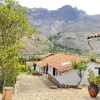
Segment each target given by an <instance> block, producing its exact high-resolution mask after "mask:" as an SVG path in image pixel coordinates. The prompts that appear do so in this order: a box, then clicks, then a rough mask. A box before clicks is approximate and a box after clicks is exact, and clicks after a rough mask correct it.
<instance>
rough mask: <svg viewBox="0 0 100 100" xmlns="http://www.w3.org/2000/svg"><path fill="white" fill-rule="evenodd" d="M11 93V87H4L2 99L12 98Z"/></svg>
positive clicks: (12, 91) (10, 99) (8, 99)
mask: <svg viewBox="0 0 100 100" xmlns="http://www.w3.org/2000/svg"><path fill="white" fill-rule="evenodd" d="M13 93H14V90H13V87H4V89H3V96H2V100H12V96H13Z"/></svg>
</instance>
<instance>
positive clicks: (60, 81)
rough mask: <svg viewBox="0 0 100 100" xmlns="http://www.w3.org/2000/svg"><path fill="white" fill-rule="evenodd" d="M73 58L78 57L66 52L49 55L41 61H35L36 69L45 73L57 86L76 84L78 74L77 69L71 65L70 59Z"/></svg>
mask: <svg viewBox="0 0 100 100" xmlns="http://www.w3.org/2000/svg"><path fill="white" fill-rule="evenodd" d="M74 58H79V57H77V56H74V55H67V54H56V55H50V56H48V57H46V58H44V59H43V60H42V61H39V62H36V70H37V71H38V72H40V73H42V74H43V73H45V74H47V75H48V78H49V79H50V80H51V81H53V82H54V83H55V84H57V85H58V86H59V87H62V86H65V87H66V86H76V85H78V81H79V76H78V74H77V70H74V69H73V67H72V59H74Z"/></svg>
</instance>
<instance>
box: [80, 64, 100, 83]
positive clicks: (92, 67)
mask: <svg viewBox="0 0 100 100" xmlns="http://www.w3.org/2000/svg"><path fill="white" fill-rule="evenodd" d="M87 66H88V67H87V70H86V71H85V73H84V77H83V79H82V82H81V84H87V83H88V82H87V77H88V73H89V71H88V70H90V69H91V70H93V72H94V73H95V75H96V76H97V75H98V69H95V67H100V64H98V63H94V62H91V63H88V64H87Z"/></svg>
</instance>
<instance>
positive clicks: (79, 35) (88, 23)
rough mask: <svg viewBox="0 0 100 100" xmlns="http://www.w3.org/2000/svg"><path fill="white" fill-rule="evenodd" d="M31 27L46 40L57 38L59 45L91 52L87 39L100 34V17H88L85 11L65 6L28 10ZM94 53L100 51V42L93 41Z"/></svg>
mask: <svg viewBox="0 0 100 100" xmlns="http://www.w3.org/2000/svg"><path fill="white" fill-rule="evenodd" d="M28 10H29V13H28V17H29V19H30V23H31V25H33V26H35V27H37V28H38V30H39V31H40V34H42V35H44V36H45V37H46V38H48V39H49V38H52V37H54V36H56V37H57V39H56V41H57V43H59V44H61V45H63V46H64V47H67V48H74V49H80V50H82V51H90V50H91V48H90V47H89V45H88V41H87V37H88V36H89V35H92V34H94V33H100V15H87V14H86V13H85V11H82V10H78V9H77V8H76V7H75V8H73V7H71V6H70V5H65V6H63V7H61V8H59V9H58V10H51V11H49V10H47V9H44V8H33V9H32V8H31V9H28ZM90 44H91V45H92V46H93V48H94V51H95V52H97V51H100V46H99V45H100V41H96V40H95V41H94V40H93V41H91V43H90Z"/></svg>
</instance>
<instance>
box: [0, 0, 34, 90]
mask: <svg viewBox="0 0 100 100" xmlns="http://www.w3.org/2000/svg"><path fill="white" fill-rule="evenodd" d="M26 13H27V11H26V9H24V8H22V7H21V6H20V5H19V4H18V2H16V1H14V0H5V1H4V4H3V5H0V81H1V82H0V86H1V88H2V86H8V85H14V81H15V78H16V75H17V74H18V73H17V72H18V71H17V67H18V52H19V50H20V49H21V48H20V46H18V41H19V40H20V38H22V37H23V36H26V35H28V36H30V35H31V34H32V32H34V33H35V32H36V30H35V28H32V27H31V26H30V24H29V20H28V18H27V16H26Z"/></svg>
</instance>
